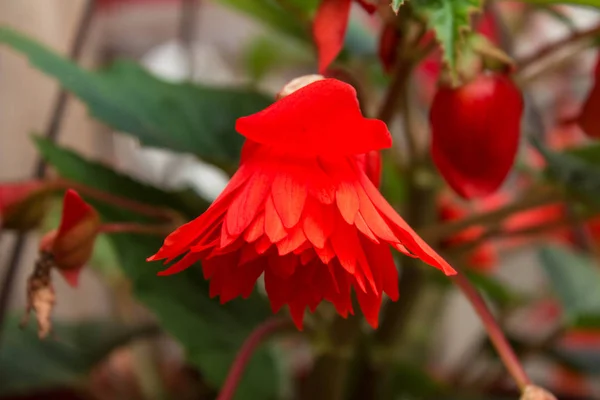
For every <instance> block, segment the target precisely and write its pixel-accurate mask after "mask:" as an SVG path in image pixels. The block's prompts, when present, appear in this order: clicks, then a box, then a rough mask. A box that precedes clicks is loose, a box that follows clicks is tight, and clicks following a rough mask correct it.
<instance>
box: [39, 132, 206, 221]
mask: <svg viewBox="0 0 600 400" xmlns="http://www.w3.org/2000/svg"><path fill="white" fill-rule="evenodd" d="M34 140H35V143H36V145H37V148H38V150H39V151H40V154H41V155H42V157H43V158H44V159H45V160H46V161H47V162H48V163H49V164H51V165H52V166H54V168H56V169H57V170H58V171H59V173H60V175H61V176H62V177H63V178H66V179H69V180H72V181H75V182H79V183H83V184H85V185H86V186H89V187H92V188H95V189H99V190H102V191H103V192H107V193H112V194H116V195H119V196H122V197H127V198H130V199H134V200H138V201H140V202H143V203H146V204H151V205H155V206H162V207H170V208H172V209H175V210H178V211H182V212H183V213H184V214H186V215H189V216H190V217H195V216H197V215H199V214H200V213H202V212H203V211H204V210H205V209H206V207H207V206H208V202H206V201H205V200H203V199H202V198H200V197H199V196H197V195H195V194H194V193H193V192H192V191H191V190H184V191H179V192H168V191H163V190H161V189H158V188H156V187H154V186H150V185H147V184H144V183H141V182H138V181H136V180H134V179H132V178H131V177H129V176H127V175H124V174H121V173H118V172H116V171H114V170H113V169H111V168H110V167H108V166H106V165H103V164H100V163H97V162H93V161H89V160H86V159H84V158H83V157H81V156H80V155H78V154H77V153H75V152H73V151H71V150H67V149H65V148H62V147H59V146H58V145H56V144H55V143H53V142H51V141H49V140H48V139H44V138H41V137H35V139H34Z"/></svg>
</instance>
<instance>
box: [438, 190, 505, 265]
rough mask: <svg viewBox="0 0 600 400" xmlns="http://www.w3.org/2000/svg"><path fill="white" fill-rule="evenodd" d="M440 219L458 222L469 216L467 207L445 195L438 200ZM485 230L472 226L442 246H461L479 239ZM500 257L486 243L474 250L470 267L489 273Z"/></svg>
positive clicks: (469, 258)
mask: <svg viewBox="0 0 600 400" xmlns="http://www.w3.org/2000/svg"><path fill="white" fill-rule="evenodd" d="M437 206H438V208H437V209H438V218H439V219H440V221H456V220H460V219H462V218H465V217H466V216H468V215H469V211H468V210H467V209H466V207H461V206H460V205H459V204H457V203H456V202H455V201H453V199H452V197H451V196H449V195H447V194H445V193H443V194H442V195H441V196H440V197H439V198H438V205H437ZM484 232H485V229H484V228H483V227H482V226H472V227H470V228H467V229H465V230H463V231H462V232H459V233H458V234H456V235H454V236H452V237H450V238H448V239H446V240H444V242H443V243H442V246H448V247H451V246H460V245H461V244H466V243H469V242H472V241H474V240H476V239H477V238H479V237H480V236H481V235H482V234H483V233H484ZM497 261H498V255H497V252H496V249H495V248H494V246H493V245H492V244H491V243H490V242H485V243H483V244H481V245H480V246H478V247H477V248H476V249H474V250H473V251H472V252H471V253H470V254H469V256H468V259H467V263H468V265H469V267H471V268H473V269H474V270H477V271H480V272H489V271H491V270H492V269H493V268H494V266H495V265H496V264H497Z"/></svg>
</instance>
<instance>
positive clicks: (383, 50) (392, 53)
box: [379, 24, 400, 74]
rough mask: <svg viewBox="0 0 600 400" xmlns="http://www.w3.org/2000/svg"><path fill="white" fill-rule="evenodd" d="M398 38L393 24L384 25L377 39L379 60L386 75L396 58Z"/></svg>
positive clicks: (394, 63)
mask: <svg viewBox="0 0 600 400" xmlns="http://www.w3.org/2000/svg"><path fill="white" fill-rule="evenodd" d="M399 43H400V37H399V36H398V30H397V29H396V26H395V25H394V24H385V25H384V27H383V28H382V29H381V36H380V37H379V60H380V61H381V65H382V66H383V70H384V71H385V72H386V73H388V74H389V73H390V72H391V71H392V69H393V68H394V65H396V60H397V58H398V44H399Z"/></svg>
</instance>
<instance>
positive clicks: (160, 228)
mask: <svg viewBox="0 0 600 400" xmlns="http://www.w3.org/2000/svg"><path fill="white" fill-rule="evenodd" d="M99 230H100V232H101V233H141V234H145V235H157V236H166V235H168V234H169V233H170V232H171V231H172V230H173V229H172V227H171V226H170V225H144V224H138V223H135V222H131V223H130V222H116V223H112V224H102V225H101V226H100V229H99Z"/></svg>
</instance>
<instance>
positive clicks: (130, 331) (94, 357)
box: [0, 318, 159, 395]
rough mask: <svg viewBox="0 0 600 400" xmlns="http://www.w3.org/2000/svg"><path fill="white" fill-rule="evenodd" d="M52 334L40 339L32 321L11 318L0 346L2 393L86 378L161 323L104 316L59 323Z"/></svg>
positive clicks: (44, 387) (51, 386) (21, 391)
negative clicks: (21, 323)
mask: <svg viewBox="0 0 600 400" xmlns="http://www.w3.org/2000/svg"><path fill="white" fill-rule="evenodd" d="M53 328H54V329H53V331H54V333H53V337H51V338H48V339H46V340H40V339H39V338H38V336H37V332H36V330H35V328H34V327H33V326H30V327H29V328H28V329H26V330H21V329H19V327H18V321H17V319H16V318H9V319H8V321H7V326H6V328H5V331H4V332H3V337H2V347H0V382H2V384H1V385H0V395H8V394H19V393H24V392H29V391H32V390H36V389H47V388H54V387H57V386H65V385H68V386H71V385H77V384H79V383H82V381H83V380H84V379H85V378H86V376H87V374H88V373H89V372H90V370H91V369H92V367H94V366H95V365H96V364H97V363H98V362H100V361H101V360H102V359H103V358H104V357H105V356H106V355H108V354H109V353H110V352H111V351H112V350H114V349H116V348H118V347H120V346H123V345H126V344H127V343H129V342H130V341H131V340H134V339H136V338H140V337H143V336H148V335H152V334H156V333H158V332H159V330H158V327H156V326H154V325H152V326H140V327H133V328H132V327H125V326H121V325H115V324H112V323H107V322H100V321H84V322H78V323H68V324H67V323H55V324H54V327H53Z"/></svg>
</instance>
